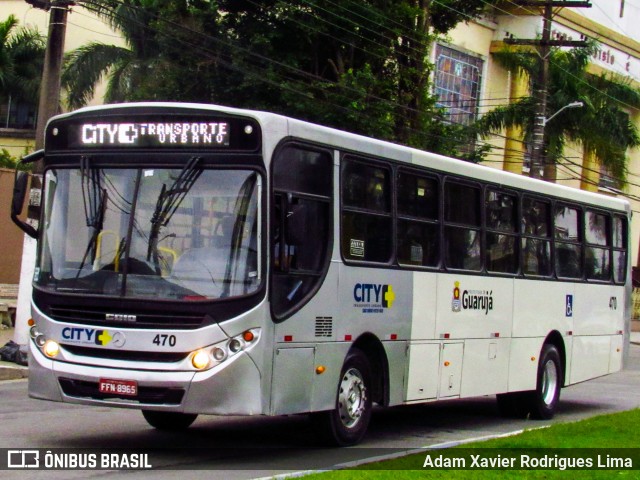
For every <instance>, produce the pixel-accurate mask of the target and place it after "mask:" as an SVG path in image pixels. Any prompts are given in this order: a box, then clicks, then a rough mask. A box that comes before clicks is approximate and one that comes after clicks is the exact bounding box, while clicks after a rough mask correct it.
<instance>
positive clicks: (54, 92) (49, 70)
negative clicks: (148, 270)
mask: <svg viewBox="0 0 640 480" xmlns="http://www.w3.org/2000/svg"><path fill="white" fill-rule="evenodd" d="M26 2H27V3H28V4H30V5H32V6H33V7H35V8H39V9H42V10H45V11H49V10H51V12H50V14H49V34H48V37H47V49H46V51H45V55H44V68H43V70H42V80H41V82H40V99H39V103H38V118H37V121H36V150H40V149H41V148H43V147H44V129H45V127H46V125H47V122H48V121H49V119H50V118H51V117H53V116H54V115H56V114H57V113H58V109H59V108H60V75H61V72H62V62H63V58H64V57H63V55H64V39H65V33H66V30H67V13H68V10H69V6H70V5H73V2H71V1H69V0H53V1H48V0H26ZM42 170H43V165H42V161H39V162H36V164H35V165H34V167H33V173H34V175H33V176H32V178H31V193H32V194H30V195H29V209H31V208H34V209H38V208H39V207H40V191H41V188H40V187H41V185H42V183H41V175H38V174H41V173H42ZM35 258H36V241H35V240H34V239H32V238H31V237H29V236H28V235H25V237H24V243H23V248H22V264H21V268H20V286H19V289H18V304H17V311H16V328H15V332H14V342H15V343H17V344H18V345H20V355H21V359H22V360H24V359H26V347H25V345H26V344H27V343H28V341H29V336H28V326H27V320H28V319H29V318H30V316H31V301H30V300H31V279H32V278H33V274H34V271H35ZM16 361H17V360H16ZM19 363H21V362H19Z"/></svg>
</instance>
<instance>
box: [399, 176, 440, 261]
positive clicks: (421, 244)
mask: <svg viewBox="0 0 640 480" xmlns="http://www.w3.org/2000/svg"><path fill="white" fill-rule="evenodd" d="M397 199H398V200H397V201H398V226H397V248H398V251H397V257H398V263H399V264H400V265H403V266H420V267H436V266H438V264H439V262H440V226H439V223H438V217H439V214H438V212H439V191H438V179H437V178H431V177H427V176H422V175H417V174H414V173H410V172H406V171H404V170H402V169H400V170H399V172H398V175H397Z"/></svg>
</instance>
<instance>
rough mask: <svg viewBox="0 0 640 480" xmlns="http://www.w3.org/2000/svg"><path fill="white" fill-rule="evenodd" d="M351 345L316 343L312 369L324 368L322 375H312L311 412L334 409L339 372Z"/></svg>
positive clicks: (343, 343)
mask: <svg viewBox="0 0 640 480" xmlns="http://www.w3.org/2000/svg"><path fill="white" fill-rule="evenodd" d="M350 347H351V345H350V344H349V343H345V342H340V343H318V344H317V345H316V348H315V357H314V368H317V367H319V366H322V367H324V373H322V374H317V373H314V374H313V390H312V397H311V411H312V412H318V411H323V410H331V409H333V408H336V397H337V392H338V384H339V382H340V372H341V370H342V365H343V363H344V359H345V357H346V356H347V352H348V351H349V348H350Z"/></svg>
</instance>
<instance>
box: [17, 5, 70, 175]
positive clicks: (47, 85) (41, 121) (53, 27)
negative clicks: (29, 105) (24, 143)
mask: <svg viewBox="0 0 640 480" xmlns="http://www.w3.org/2000/svg"><path fill="white" fill-rule="evenodd" d="M27 3H29V4H31V5H33V6H34V7H36V8H41V9H43V10H51V13H50V14H49V35H48V37H47V49H46V52H45V56H44V69H43V71H42V81H41V84H40V101H39V104H38V119H37V123H36V150H39V149H41V148H43V146H44V129H45V126H46V125H47V122H48V121H49V119H50V118H51V117H53V116H54V115H56V114H57V113H59V111H58V110H59V108H60V75H61V72H62V62H63V58H64V39H65V33H66V30H67V13H68V11H69V6H70V5H72V4H73V2H70V1H68V0H61V1H51V2H48V1H37V0H31V1H29V0H27ZM36 169H37V170H41V168H40V169H39V168H38V165H36Z"/></svg>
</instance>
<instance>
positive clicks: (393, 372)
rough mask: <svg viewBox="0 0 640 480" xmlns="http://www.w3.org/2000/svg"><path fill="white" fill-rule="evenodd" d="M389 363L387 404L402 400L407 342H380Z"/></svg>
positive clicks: (396, 403) (390, 404)
mask: <svg viewBox="0 0 640 480" xmlns="http://www.w3.org/2000/svg"><path fill="white" fill-rule="evenodd" d="M382 346H383V347H384V351H385V354H386V356H387V362H388V365H389V406H392V405H400V404H401V403H403V402H404V396H405V379H406V365H407V349H408V344H407V342H396V341H390V342H382Z"/></svg>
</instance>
